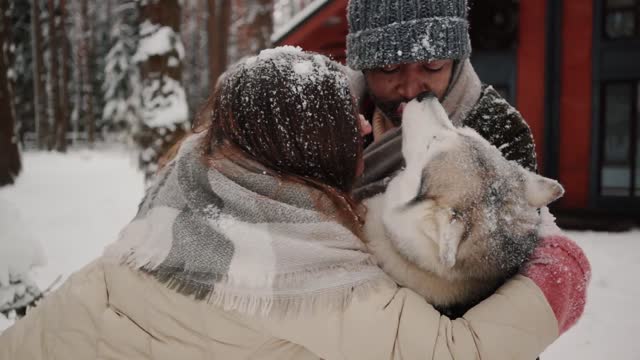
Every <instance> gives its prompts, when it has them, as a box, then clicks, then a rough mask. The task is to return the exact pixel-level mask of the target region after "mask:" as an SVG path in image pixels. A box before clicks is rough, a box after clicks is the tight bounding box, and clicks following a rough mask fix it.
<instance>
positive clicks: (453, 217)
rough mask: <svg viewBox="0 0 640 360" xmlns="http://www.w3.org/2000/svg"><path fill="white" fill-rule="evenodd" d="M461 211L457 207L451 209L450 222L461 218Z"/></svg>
mask: <svg viewBox="0 0 640 360" xmlns="http://www.w3.org/2000/svg"><path fill="white" fill-rule="evenodd" d="M462 217H463V216H462V212H461V211H460V210H458V209H451V222H455V221H456V220H461V219H462Z"/></svg>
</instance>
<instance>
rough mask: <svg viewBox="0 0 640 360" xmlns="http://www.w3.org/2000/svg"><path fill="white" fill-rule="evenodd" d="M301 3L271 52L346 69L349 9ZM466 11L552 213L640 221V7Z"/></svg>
mask: <svg viewBox="0 0 640 360" xmlns="http://www.w3.org/2000/svg"><path fill="white" fill-rule="evenodd" d="M300 2H302V5H303V7H302V8H301V11H299V12H298V13H297V14H295V15H294V16H292V17H291V18H290V19H289V20H288V21H287V22H286V23H285V24H283V25H281V26H280V27H279V28H277V29H276V33H275V34H274V37H273V40H274V42H275V43H276V44H278V45H285V44H286V45H298V46H300V47H302V48H303V49H306V50H312V51H316V52H320V53H324V54H329V55H331V56H332V57H333V58H334V59H336V60H340V61H344V59H345V37H346V34H347V21H346V6H347V0H314V1H309V0H307V1H304V0H303V1H298V3H300ZM470 3H471V4H470V5H471V12H470V23H471V38H472V46H473V53H472V56H471V61H472V63H473V64H474V67H475V68H476V71H477V72H478V74H479V75H480V78H481V79H482V80H483V81H484V82H486V83H488V84H492V85H494V87H496V88H497V89H498V90H499V91H500V92H502V93H503V95H504V96H505V97H506V98H507V100H509V101H510V102H511V103H512V104H513V105H515V106H516V108H517V109H518V110H519V111H520V112H521V113H522V114H523V116H524V118H525V119H526V120H527V122H528V123H529V125H530V126H531V130H532V132H533V135H534V138H535V141H536V150H537V153H538V162H539V165H540V170H541V172H542V173H544V174H545V175H547V176H550V177H553V178H556V179H558V180H559V181H560V182H561V183H562V184H563V185H564V187H565V189H566V194H565V196H564V197H563V198H562V199H561V200H560V202H559V203H558V204H557V205H556V211H557V212H559V213H562V214H565V217H564V218H565V219H566V220H565V221H567V220H569V219H571V218H572V217H573V218H574V219H575V218H578V219H582V220H583V222H582V223H583V225H584V219H588V220H587V221H588V222H589V223H588V224H587V225H594V223H593V222H594V221H599V220H603V219H616V220H620V219H630V220H636V221H637V220H638V219H640V141H639V140H640V0H519V1H518V0H475V1H474V0H472V1H470ZM576 215H577V216H576Z"/></svg>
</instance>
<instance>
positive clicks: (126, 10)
mask: <svg viewBox="0 0 640 360" xmlns="http://www.w3.org/2000/svg"><path fill="white" fill-rule="evenodd" d="M114 5H115V6H114V8H113V13H114V19H115V21H114V22H113V24H112V27H111V33H110V40H111V42H110V43H111V49H110V50H109V53H108V54H107V58H106V63H105V68H104V79H105V81H104V84H103V94H104V109H103V111H102V122H103V124H104V126H106V127H108V128H110V129H112V130H115V131H124V132H125V133H128V134H130V132H131V131H132V130H133V129H135V128H137V127H139V125H140V85H139V82H140V76H139V72H138V67H137V66H136V64H134V63H133V55H134V54H135V52H136V49H137V46H138V31H137V30H138V29H137V19H138V9H137V4H136V1H135V0H117V1H116V2H115V4H114Z"/></svg>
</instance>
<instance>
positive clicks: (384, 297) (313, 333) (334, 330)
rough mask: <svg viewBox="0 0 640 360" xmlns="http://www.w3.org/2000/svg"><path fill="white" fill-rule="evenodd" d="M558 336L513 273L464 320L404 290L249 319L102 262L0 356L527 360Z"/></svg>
mask: <svg viewBox="0 0 640 360" xmlns="http://www.w3.org/2000/svg"><path fill="white" fill-rule="evenodd" d="M557 334H558V330H557V324H556V320H555V317H554V315H553V312H552V310H551V308H550V306H549V305H548V304H547V302H546V300H545V298H544V296H543V294H542V292H541V291H540V289H539V288H538V287H537V286H536V285H535V284H534V283H533V282H532V281H531V280H529V279H527V278H525V277H522V276H517V277H515V278H514V279H513V280H510V281H509V282H508V283H507V284H506V285H505V286H503V287H502V288H501V289H499V290H498V291H497V293H496V294H495V295H493V296H491V297H490V298H489V299H487V300H486V301H484V302H483V303H481V304H479V305H478V306H476V307H475V308H473V309H472V310H470V311H469V312H468V313H467V314H466V315H465V316H464V317H463V318H460V319H457V320H450V319H448V318H446V317H443V316H441V315H440V314H439V313H438V312H437V311H436V310H434V309H433V308H432V307H431V306H430V305H429V304H427V303H426V302H425V301H424V300H423V299H422V298H420V297H419V296H418V295H416V294H415V293H413V292H412V291H410V290H408V289H404V288H396V287H388V288H385V289H381V290H380V291H378V292H376V293H374V294H372V295H370V296H368V297H366V298H360V299H358V298H355V299H354V300H353V302H352V303H351V304H350V305H349V306H348V308H347V309H346V310H345V311H341V312H329V311H327V312H325V313H318V314H315V315H309V316H305V317H302V316H301V317H299V318H292V319H284V320H282V319H279V320H278V319H270V318H261V317H247V316H243V315H240V314H237V313H231V312H225V311H223V310H221V309H218V308H215V307H213V306H212V305H209V304H207V303H203V302H196V301H195V300H193V299H192V298H190V297H187V296H184V295H181V294H179V293H176V292H174V291H172V290H170V289H168V288H166V287H165V286H164V285H162V284H160V283H158V282H157V281H156V280H154V279H153V278H151V277H149V276H148V275H145V274H142V273H140V272H136V271H133V270H130V269H129V268H126V267H123V266H117V265H109V264H106V263H104V262H103V261H102V260H101V259H98V260H96V261H94V262H93V263H91V264H89V265H88V266H86V267H85V268H84V269H82V270H80V271H79V272H77V273H76V274H74V275H72V276H71V277H70V278H69V279H68V281H66V283H65V284H64V285H63V286H62V287H61V288H60V289H58V290H57V291H56V292H55V293H53V294H51V295H49V296H48V298H47V299H46V300H45V301H44V302H43V303H42V304H41V305H40V306H39V307H38V308H36V309H34V310H33V311H31V312H30V313H29V314H28V315H27V316H26V317H25V318H24V319H22V320H20V321H18V322H17V323H16V324H15V325H14V326H13V327H12V328H10V329H8V330H6V331H5V332H4V333H2V335H0V359H2V360H27V359H51V360H74V359H129V360H133V359H171V360H175V359H179V360H190V359H225V360H232V359H280V360H281V359H492V360H499V359H527V360H532V359H534V358H535V357H536V355H537V354H539V353H541V352H542V351H543V350H544V349H545V348H546V347H547V346H548V345H549V344H550V343H551V342H552V341H553V340H554V339H555V338H556V337H557Z"/></svg>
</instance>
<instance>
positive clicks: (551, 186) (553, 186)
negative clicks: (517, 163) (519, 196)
mask: <svg viewBox="0 0 640 360" xmlns="http://www.w3.org/2000/svg"><path fill="white" fill-rule="evenodd" d="M563 194H564V188H563V187H562V185H560V183H558V182H557V181H555V180H552V179H549V178H546V177H544V176H540V175H538V174H534V173H532V172H530V171H525V196H526V199H527V202H528V203H529V205H531V206H533V207H535V208H541V207H543V206H546V205H548V204H549V203H551V202H553V201H555V200H557V199H559V198H560V197H561V196H562V195H563Z"/></svg>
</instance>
